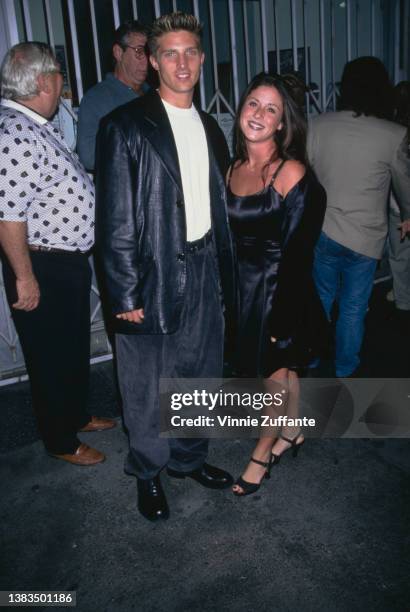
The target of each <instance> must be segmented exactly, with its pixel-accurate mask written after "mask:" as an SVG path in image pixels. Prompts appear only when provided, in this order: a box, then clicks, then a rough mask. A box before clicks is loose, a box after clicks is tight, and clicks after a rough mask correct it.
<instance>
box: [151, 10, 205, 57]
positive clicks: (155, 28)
mask: <svg viewBox="0 0 410 612" xmlns="http://www.w3.org/2000/svg"><path fill="white" fill-rule="evenodd" d="M181 30H184V31H185V32H192V34H195V36H196V37H197V38H198V43H199V46H200V47H201V38H202V25H201V24H200V22H199V21H198V19H197V18H196V17H195V16H194V15H190V14H189V13H182V12H181V11H178V12H176V13H168V14H167V15H162V16H161V17H159V18H158V19H156V20H155V21H154V23H153V24H152V26H151V28H150V31H149V34H148V48H149V51H150V53H151V55H154V56H155V55H156V53H157V51H158V47H159V40H158V39H159V38H160V37H161V36H163V35H164V34H168V33H169V32H179V31H181Z"/></svg>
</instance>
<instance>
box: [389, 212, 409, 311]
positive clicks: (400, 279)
mask: <svg viewBox="0 0 410 612" xmlns="http://www.w3.org/2000/svg"><path fill="white" fill-rule="evenodd" d="M400 222H401V219H400V215H399V213H396V212H395V211H394V210H392V209H390V213H389V264H390V268H391V271H392V275H393V291H394V301H395V303H396V307H397V308H399V309H400V310H410V239H409V238H408V237H407V236H406V237H405V238H404V240H400V231H399V230H398V229H397V226H398V225H399V223H400Z"/></svg>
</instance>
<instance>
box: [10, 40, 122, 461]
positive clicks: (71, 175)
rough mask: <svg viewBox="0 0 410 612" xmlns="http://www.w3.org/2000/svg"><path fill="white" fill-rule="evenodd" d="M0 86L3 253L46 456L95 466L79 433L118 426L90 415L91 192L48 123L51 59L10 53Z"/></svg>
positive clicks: (57, 90) (33, 50)
mask: <svg viewBox="0 0 410 612" xmlns="http://www.w3.org/2000/svg"><path fill="white" fill-rule="evenodd" d="M1 83H2V104H1V107H0V151H1V161H0V245H1V247H2V260H3V274H4V283H5V288H6V293H7V298H8V301H9V305H10V309H11V312H12V316H13V320H14V324H15V326H16V329H17V333H18V335H19V339H20V342H21V346H22V349H23V353H24V357H25V361H26V366H27V371H28V375H29V378H30V383H31V390H32V396H33V406H34V410H35V412H36V416H37V420H38V426H39V430H40V433H41V435H42V438H43V441H44V445H45V447H46V450H47V451H48V453H49V454H51V455H53V456H55V457H58V458H60V459H64V460H65V461H68V462H69V463H73V464H77V465H93V464H95V463H100V462H101V461H103V460H104V459H105V457H104V455H103V454H102V453H101V452H100V451H98V450H96V449H94V448H91V447H89V446H88V445H86V444H83V443H81V442H80V440H79V439H78V437H77V432H78V431H96V430H101V429H109V428H111V427H113V426H114V424H115V423H114V421H112V420H110V419H99V418H97V417H90V416H88V415H87V413H86V400H87V390H88V376H89V357H90V287H91V271H90V266H89V263H88V257H87V254H88V252H89V250H90V249H91V247H92V246H93V242H94V187H93V184H92V182H91V180H90V179H89V177H88V176H87V174H86V172H85V170H84V168H83V166H82V165H81V163H80V162H79V160H78V157H77V155H76V154H74V153H72V152H71V151H70V150H69V149H68V148H67V146H66V144H65V143H64V140H63V138H62V136H61V134H60V133H59V131H58V130H57V129H56V128H54V127H53V126H52V124H51V123H50V122H49V119H50V118H51V117H52V116H53V115H54V113H55V112H56V109H57V107H58V102H59V98H60V94H61V88H62V76H61V73H60V68H59V65H58V63H57V61H56V59H55V57H54V55H53V53H52V51H51V49H50V48H49V47H48V46H47V45H44V44H42V43H22V44H19V45H15V46H14V47H12V48H11V49H10V50H9V52H8V53H7V55H6V57H5V59H4V61H3V65H2V68H1Z"/></svg>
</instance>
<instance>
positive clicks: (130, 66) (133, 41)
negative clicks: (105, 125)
mask: <svg viewBox="0 0 410 612" xmlns="http://www.w3.org/2000/svg"><path fill="white" fill-rule="evenodd" d="M146 43H147V30H146V28H145V26H143V25H142V24H141V23H139V22H138V21H130V22H125V23H123V24H122V25H120V27H119V28H118V29H117V30H116V31H115V36H114V44H113V50H112V52H113V56H114V61H115V66H114V71H113V72H109V73H108V74H107V75H106V76H105V79H104V80H103V81H101V83H97V85H95V86H94V87H92V88H91V89H89V90H88V91H87V93H86V94H85V96H84V97H83V99H82V101H81V104H80V108H79V112H78V137H77V151H78V155H79V157H80V159H81V161H82V163H83V164H84V166H85V167H86V169H87V170H88V171H89V172H93V171H94V160H95V140H96V135H97V131H98V126H99V124H100V121H101V119H102V118H103V117H105V115H107V114H108V113H110V112H111V111H112V110H114V109H115V108H117V107H118V106H122V105H123V104H126V103H127V102H130V101H131V100H134V99H135V98H138V97H139V96H141V95H143V94H144V93H145V88H146V85H145V79H146V77H147V70H148V57H147V53H146Z"/></svg>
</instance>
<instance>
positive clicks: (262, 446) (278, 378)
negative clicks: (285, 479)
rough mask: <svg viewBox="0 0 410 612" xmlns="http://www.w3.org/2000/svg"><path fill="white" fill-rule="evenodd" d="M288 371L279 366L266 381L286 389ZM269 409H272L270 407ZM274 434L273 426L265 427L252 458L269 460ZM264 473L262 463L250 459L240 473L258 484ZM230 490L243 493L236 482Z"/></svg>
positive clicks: (248, 480) (264, 461)
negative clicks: (278, 384)
mask: <svg viewBox="0 0 410 612" xmlns="http://www.w3.org/2000/svg"><path fill="white" fill-rule="evenodd" d="M289 373H290V374H292V372H289V370H288V369H287V368H281V369H280V370H277V371H276V372H274V373H273V374H271V376H270V377H269V379H268V383H269V381H273V382H274V383H280V385H281V386H283V387H284V388H285V389H288V387H289V382H288V377H289ZM269 411H272V408H270V410H269ZM272 412H273V411H272ZM274 416H275V415H273V414H272V417H274ZM276 435H277V433H276V430H275V428H273V427H269V428H267V430H266V431H265V432H264V435H263V436H262V437H261V438H260V439H259V440H258V442H257V444H256V446H255V449H254V451H253V453H252V458H253V459H256V460H257V461H262V462H263V463H266V462H269V461H270V458H271V452H272V445H273V443H274V441H275V438H276ZM265 473H266V467H263V466H262V465H259V464H257V463H254V462H253V461H250V462H249V463H248V465H247V467H246V469H245V471H244V473H243V474H242V478H243V480H245V481H246V482H249V483H254V484H259V483H260V482H261V481H262V478H263V477H264V476H265ZM232 490H233V491H235V492H237V493H243V490H242V488H241V487H240V486H239V485H238V484H234V486H233V487H232Z"/></svg>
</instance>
